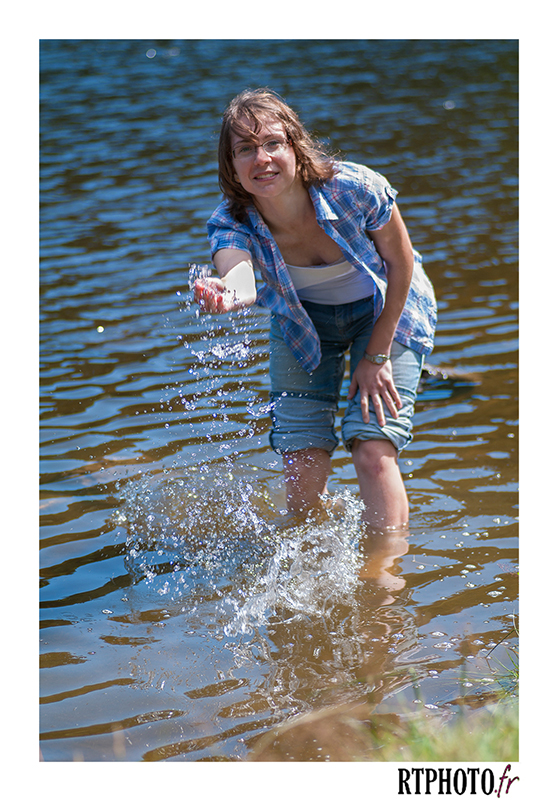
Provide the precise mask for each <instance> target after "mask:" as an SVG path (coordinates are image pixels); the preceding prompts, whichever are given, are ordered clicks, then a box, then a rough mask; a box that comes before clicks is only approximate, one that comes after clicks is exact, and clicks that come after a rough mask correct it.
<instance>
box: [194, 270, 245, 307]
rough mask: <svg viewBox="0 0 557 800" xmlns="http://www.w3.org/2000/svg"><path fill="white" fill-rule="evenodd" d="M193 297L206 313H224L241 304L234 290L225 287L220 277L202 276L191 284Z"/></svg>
mask: <svg viewBox="0 0 557 800" xmlns="http://www.w3.org/2000/svg"><path fill="white" fill-rule="evenodd" d="M193 299H194V300H195V302H196V303H199V306H200V308H201V309H202V310H203V311H206V312H207V313H208V314H225V313H226V312H227V311H233V310H234V309H235V308H239V306H240V305H241V304H240V303H238V299H237V297H236V292H231V291H230V289H227V288H226V286H225V285H224V283H223V282H222V281H221V280H220V278H202V279H200V280H197V281H196V282H195V283H194V285H193Z"/></svg>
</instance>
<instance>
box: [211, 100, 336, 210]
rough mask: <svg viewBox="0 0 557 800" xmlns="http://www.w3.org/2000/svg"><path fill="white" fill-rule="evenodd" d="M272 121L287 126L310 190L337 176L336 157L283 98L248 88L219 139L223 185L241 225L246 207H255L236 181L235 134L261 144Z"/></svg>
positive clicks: (235, 102) (228, 113)
mask: <svg viewBox="0 0 557 800" xmlns="http://www.w3.org/2000/svg"><path fill="white" fill-rule="evenodd" d="M269 119H272V120H273V121H274V120H277V121H278V122H281V123H282V125H283V126H284V130H285V133H286V135H287V137H288V139H289V141H290V143H291V144H292V147H293V148H294V153H295V155H296V163H297V165H298V170H299V172H300V177H301V178H302V182H303V185H304V186H305V188H306V189H307V188H308V187H309V186H312V185H317V184H321V183H323V182H324V181H326V180H329V179H330V178H332V177H333V175H334V174H335V163H336V162H335V159H334V158H333V156H332V155H330V154H329V153H328V152H327V151H326V149H325V147H324V145H323V144H322V143H321V142H319V141H318V140H317V139H314V138H313V137H312V136H311V134H310V133H309V132H308V131H307V130H306V128H305V127H304V126H303V125H302V123H301V122H300V120H299V118H298V115H297V114H296V112H295V111H293V109H291V108H290V106H289V105H287V104H286V103H285V101H284V100H283V99H282V97H280V95H278V94H277V93H276V92H274V91H272V90H271V89H245V90H244V91H243V92H240V94H239V95H237V96H236V97H235V98H234V99H233V100H231V101H230V103H229V104H228V107H227V109H226V111H225V112H224V115H223V118H222V126H221V131H220V139H219V186H220V188H221V191H222V193H223V194H224V196H225V198H226V199H227V200H228V202H229V207H230V213H231V214H232V216H233V217H234V219H236V220H237V221H238V222H243V221H244V220H245V217H246V208H247V206H249V205H252V204H253V197H252V195H251V194H250V193H249V192H246V190H245V189H244V188H243V187H242V185H241V184H240V183H239V181H238V180H237V179H236V178H235V170H234V166H233V164H232V145H231V142H232V133H233V132H234V133H235V134H237V135H238V136H241V137H242V139H248V140H250V139H251V140H252V141H257V133H258V132H259V131H260V130H261V128H262V126H263V123H264V122H267V121H268V120H269Z"/></svg>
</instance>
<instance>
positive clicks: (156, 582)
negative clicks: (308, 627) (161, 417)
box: [117, 465, 361, 637]
mask: <svg viewBox="0 0 557 800" xmlns="http://www.w3.org/2000/svg"><path fill="white" fill-rule="evenodd" d="M167 473H169V471H167ZM122 499H123V501H124V502H123V505H122V507H121V508H120V510H119V512H118V519H117V522H118V523H119V524H121V525H124V526H125V527H126V528H127V541H126V557H125V561H126V567H127V569H128V571H129V572H130V574H131V575H133V577H134V579H135V581H136V582H139V581H146V583H147V585H150V586H151V587H152V589H153V591H157V592H159V594H168V593H172V594H173V596H174V597H175V598H176V599H179V600H180V601H185V600H186V599H187V598H188V597H189V598H194V599H196V600H198V599H199V597H200V594H202V595H203V596H205V597H207V596H212V597H215V595H216V597H217V598H220V602H219V615H218V616H219V619H221V625H222V627H221V631H223V632H224V633H225V634H226V635H227V636H230V637H238V636H241V635H243V634H250V633H252V632H253V629H254V628H256V627H259V626H261V625H265V624H266V623H267V621H268V620H269V619H270V618H271V617H272V616H275V615H277V614H279V613H280V614H281V615H282V616H283V617H284V616H286V617H290V618H292V617H296V616H297V615H302V616H304V617H306V618H307V617H312V618H324V617H328V616H329V615H330V614H331V613H332V611H333V609H334V608H335V607H337V606H338V605H339V604H346V603H347V602H348V603H351V602H352V598H353V597H354V594H355V591H356V588H357V586H358V585H359V577H358V576H359V570H360V566H361V556H360V553H359V549H358V544H359V540H360V536H361V526H360V520H361V503H360V501H359V500H357V499H356V498H355V497H354V496H353V495H352V494H351V493H350V492H349V491H347V490H346V491H344V492H342V493H338V494H337V495H335V496H333V498H332V500H333V501H334V502H332V503H331V509H330V510H328V511H327V510H324V511H323V512H322V513H321V515H320V519H319V520H317V519H313V520H312V519H309V520H307V521H305V522H303V523H299V522H298V523H297V524H296V523H293V522H291V521H290V520H289V518H288V516H287V515H286V514H285V512H284V511H281V509H280V508H279V506H278V503H277V498H275V497H273V495H272V493H271V492H270V490H269V489H268V487H267V486H266V485H265V484H264V483H262V482H259V481H257V480H254V479H253V477H251V476H249V475H243V474H241V471H240V473H238V471H237V470H236V471H234V470H232V469H230V468H227V467H226V466H221V467H212V468H209V467H208V466H207V465H206V466H205V467H202V468H200V469H195V468H189V469H185V470H177V471H176V474H165V475H162V476H161V475H160V474H158V475H156V474H152V475H145V476H142V477H141V479H140V480H138V481H135V482H131V483H130V484H128V485H127V486H126V487H125V489H124V491H123V492H122ZM161 576H162V577H161Z"/></svg>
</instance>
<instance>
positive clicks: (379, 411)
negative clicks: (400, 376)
mask: <svg viewBox="0 0 557 800" xmlns="http://www.w3.org/2000/svg"><path fill="white" fill-rule="evenodd" d="M349 399H350V398H349ZM370 402H371V406H372V407H373V410H374V411H375V416H376V417H377V422H378V424H379V425H380V427H381V428H384V427H385V425H386V424H387V420H386V417H385V407H386V408H387V409H388V411H389V413H390V415H391V417H393V419H397V418H398V409H399V408H402V400H401V399H400V396H399V394H398V392H397V390H396V388H395V387H394V386H391V387H389V389H387V388H386V387H383V388H382V389H381V394H379V392H372V393H371V394H368V393H367V392H366V391H365V390H362V389H360V406H361V409H362V419H363V421H364V422H365V423H368V422H369V409H370Z"/></svg>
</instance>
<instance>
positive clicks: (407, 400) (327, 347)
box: [270, 297, 424, 454]
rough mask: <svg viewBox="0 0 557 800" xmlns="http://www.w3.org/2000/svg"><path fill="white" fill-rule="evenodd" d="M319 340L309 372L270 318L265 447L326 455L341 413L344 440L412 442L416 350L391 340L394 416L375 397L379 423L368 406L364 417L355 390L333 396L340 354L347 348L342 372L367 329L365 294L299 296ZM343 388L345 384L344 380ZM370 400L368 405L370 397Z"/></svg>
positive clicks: (355, 359)
mask: <svg viewBox="0 0 557 800" xmlns="http://www.w3.org/2000/svg"><path fill="white" fill-rule="evenodd" d="M302 305H303V306H304V308H305V309H306V311H307V312H308V314H309V316H310V317H311V319H312V321H313V324H314V325H315V327H316V329H317V333H318V334H319V338H320V340H321V362H320V364H319V366H318V367H317V369H316V370H315V371H314V372H312V373H311V374H310V373H308V372H306V371H305V370H304V369H303V367H301V366H300V364H299V363H298V361H297V360H296V358H295V357H294V355H293V354H292V352H291V350H290V348H289V347H288V346H287V344H286V343H285V341H284V339H283V336H282V333H281V330H280V326H279V324H278V321H277V319H276V317H275V316H274V315H273V317H272V318H271V333H270V372H271V400H272V405H271V408H272V410H271V419H272V422H273V428H272V431H271V437H270V438H271V447H272V448H273V450H275V452H277V453H293V452H296V451H297V450H305V449H306V448H314V447H316V448H319V449H323V450H326V451H327V452H328V453H330V454H332V453H333V451H334V450H335V448H336V447H337V446H338V444H339V440H338V436H337V435H336V432H335V428H336V414H337V412H339V410H340V413H341V415H342V424H341V434H342V440H343V443H344V446H345V447H346V449H347V450H348V451H350V450H351V447H352V442H353V441H354V439H360V440H367V439H387V440H389V441H390V442H392V444H393V445H394V446H395V448H396V449H397V451H400V450H402V449H403V448H404V447H406V445H408V444H409V443H410V442H411V441H412V416H413V414H414V402H415V400H416V392H417V389H418V383H419V380H420V375H421V372H422V366H423V361H424V357H423V356H422V355H420V354H419V353H417V352H415V351H414V350H411V349H410V348H408V347H404V346H403V345H401V344H400V343H399V342H396V341H395V342H393V346H392V348H391V363H392V369H393V378H394V383H395V386H396V388H397V390H398V393H399V395H400V399H401V401H402V403H403V406H402V408H401V409H399V410H398V418H397V419H394V418H393V417H392V416H391V415H390V414H389V411H388V409H387V407H386V406H385V404H383V407H384V410H385V418H386V425H385V426H384V427H380V425H379V423H378V422H377V417H376V415H375V412H374V411H373V406H371V407H370V411H369V416H370V421H369V422H368V423H365V422H364V421H363V419H362V411H361V406H360V392H359V391H358V392H357V394H356V395H355V397H353V398H352V399H351V400H349V401H346V400H341V389H342V383H343V379H344V371H345V358H346V355H347V354H349V355H350V377H352V373H353V371H354V369H355V368H356V366H357V365H358V363H359V361H360V359H361V358H363V353H364V350H365V349H366V347H367V345H368V343H369V339H370V336H371V332H372V330H373V319H374V315H373V298H372V297H369V298H365V299H363V300H357V301H355V302H353V303H343V304H342V305H334V306H331V305H322V304H320V303H310V302H306V301H304V302H303V303H302ZM346 391H348V388H347V386H346ZM370 405H371V404H370Z"/></svg>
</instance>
